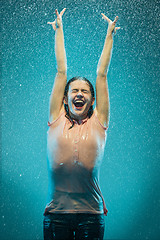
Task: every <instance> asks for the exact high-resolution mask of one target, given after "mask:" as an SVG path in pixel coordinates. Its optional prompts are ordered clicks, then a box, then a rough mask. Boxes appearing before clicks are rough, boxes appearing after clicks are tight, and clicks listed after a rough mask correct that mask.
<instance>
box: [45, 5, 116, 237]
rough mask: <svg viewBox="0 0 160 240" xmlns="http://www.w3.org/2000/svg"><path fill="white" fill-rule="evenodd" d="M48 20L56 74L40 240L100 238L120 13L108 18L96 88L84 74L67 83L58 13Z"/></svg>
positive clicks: (59, 15)
mask: <svg viewBox="0 0 160 240" xmlns="http://www.w3.org/2000/svg"><path fill="white" fill-rule="evenodd" d="M65 10H66V9H63V10H62V11H61V13H60V14H59V13H58V11H57V10H56V11H55V12H56V15H57V18H56V20H55V21H54V22H48V24H51V25H52V27H53V29H54V30H55V54H56V61H57V74H56V77H55V81H54V86H53V90H52V94H51V98H50V122H48V125H49V130H48V171H49V203H48V204H47V206H46V208H45V212H44V239H45V240H51V239H56V240H60V239H63V240H64V239H68V240H72V239H76V240H78V239H81V240H82V239H91V240H94V239H103V235H104V215H107V212H108V211H107V209H106V206H105V203H104V199H103V196H102V193H101V191H100V187H99V181H98V180H99V168H100V163H101V160H102V158H103V152H104V147H105V142H106V130H107V128H108V122H109V96H108V84H107V70H108V66H109V62H110V58H111V51H112V45H113V36H112V34H113V32H115V31H116V30H117V29H119V28H117V27H115V24H116V22H117V20H118V17H116V18H115V20H114V21H113V22H112V21H111V20H110V19H109V18H107V17H106V16H105V15H104V14H102V16H103V18H104V19H106V20H107V21H108V30H107V35H106V39H105V43H104V48H103V51H102V54H101V57H100V60H99V63H98V68H97V79H96V108H95V109H94V110H93V104H94V101H95V96H94V88H93V86H92V84H91V83H90V81H89V80H88V79H86V78H84V77H73V78H72V79H70V80H69V81H68V83H67V63H66V62H67V61H66V53H65V47H64V35H63V25H62V15H63V13H64V12H65Z"/></svg>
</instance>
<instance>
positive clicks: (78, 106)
mask: <svg viewBox="0 0 160 240" xmlns="http://www.w3.org/2000/svg"><path fill="white" fill-rule="evenodd" d="M73 104H74V106H75V107H76V109H81V108H82V107H83V106H84V104H85V102H84V101H82V100H76V101H74V102H73Z"/></svg>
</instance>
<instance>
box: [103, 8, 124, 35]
mask: <svg viewBox="0 0 160 240" xmlns="http://www.w3.org/2000/svg"><path fill="white" fill-rule="evenodd" d="M101 15H102V16H103V17H102V18H103V19H105V20H107V22H108V30H107V34H108V35H111V34H112V33H116V31H117V30H118V29H120V27H115V25H116V22H117V21H118V16H116V17H115V19H114V21H111V20H110V19H109V18H108V17H107V16H105V15H104V14H103V13H101Z"/></svg>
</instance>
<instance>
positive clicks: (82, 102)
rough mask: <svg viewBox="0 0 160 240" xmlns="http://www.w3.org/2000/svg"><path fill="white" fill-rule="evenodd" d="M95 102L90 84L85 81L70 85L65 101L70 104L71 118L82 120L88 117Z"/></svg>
mask: <svg viewBox="0 0 160 240" xmlns="http://www.w3.org/2000/svg"><path fill="white" fill-rule="evenodd" d="M94 100H95V98H92V94H91V91H90V86H89V84H88V83H87V82H86V81H83V80H75V81H74V82H71V83H70V85H69V90H68V95H67V98H65V100H64V101H65V104H68V109H69V113H70V116H71V117H72V118H73V119H76V120H82V119H85V118H86V117H87V114H88V111H89V109H90V107H91V105H93V104H94Z"/></svg>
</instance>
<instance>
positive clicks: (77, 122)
mask: <svg viewBox="0 0 160 240" xmlns="http://www.w3.org/2000/svg"><path fill="white" fill-rule="evenodd" d="M87 121H88V116H87V117H86V118H85V119H82V120H75V119H73V122H74V123H75V124H79V125H81V124H84V123H85V122H87Z"/></svg>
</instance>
